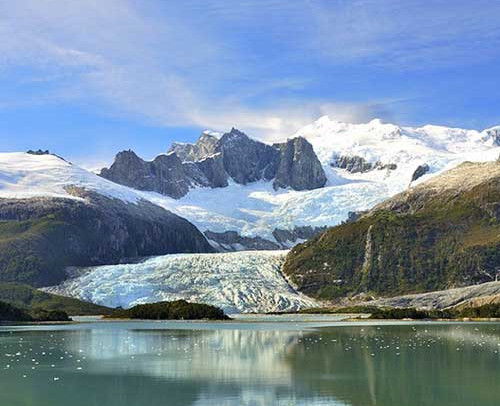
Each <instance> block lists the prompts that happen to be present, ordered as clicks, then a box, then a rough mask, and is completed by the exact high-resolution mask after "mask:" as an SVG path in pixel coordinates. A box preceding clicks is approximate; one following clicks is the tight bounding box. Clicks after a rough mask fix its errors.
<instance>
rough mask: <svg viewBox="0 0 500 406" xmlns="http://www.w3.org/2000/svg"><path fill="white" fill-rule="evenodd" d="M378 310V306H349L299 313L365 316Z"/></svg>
mask: <svg viewBox="0 0 500 406" xmlns="http://www.w3.org/2000/svg"><path fill="white" fill-rule="evenodd" d="M377 310H378V307H376V306H348V307H312V308H309V309H302V310H300V311H299V313H301V314H349V313H357V314H365V313H373V312H375V311H377Z"/></svg>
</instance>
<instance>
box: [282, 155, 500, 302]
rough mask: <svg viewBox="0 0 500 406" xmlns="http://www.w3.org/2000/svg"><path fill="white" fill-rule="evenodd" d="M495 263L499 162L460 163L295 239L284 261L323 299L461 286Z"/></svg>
mask: <svg viewBox="0 0 500 406" xmlns="http://www.w3.org/2000/svg"><path fill="white" fill-rule="evenodd" d="M499 270H500V164H499V163H488V164H472V163H465V164H462V165H460V166H459V167H458V168H456V169H454V170H452V171H449V172H447V173H445V174H443V175H440V176H438V177H436V178H434V179H433V180H431V181H428V182H426V183H423V184H421V185H420V186H418V187H416V188H414V189H411V190H410V191H408V192H405V193H403V194H401V195H398V196H396V197H395V198H393V199H390V200H389V201H387V202H385V203H384V204H382V205H380V206H378V207H376V208H375V209H374V210H372V211H371V212H370V213H368V214H367V215H365V216H363V217H361V218H360V219H359V220H357V221H355V222H351V223H346V224H342V225H340V226H337V227H334V228H331V229H329V230H328V231H326V232H325V233H323V234H321V235H320V236H318V237H316V238H315V239H313V240H310V241H307V242H306V243H304V244H301V245H298V246H297V247H295V248H294V249H293V250H292V251H291V252H290V254H289V255H288V257H287V260H286V263H285V266H284V272H285V273H286V274H287V275H288V276H289V277H290V278H291V279H292V280H293V282H294V283H296V284H297V286H298V289H299V290H300V291H302V292H304V293H306V294H308V295H311V296H314V297H318V298H322V299H336V298H339V297H345V296H351V295H355V294H358V293H368V294H374V295H379V296H380V295H381V296H384V295H385V296H390V295H397V294H404V293H416V292H425V291H431V290H437V289H445V288H449V287H456V286H464V285H470V284H474V283H479V282H488V281H491V280H494V279H495V277H496V275H497V273H498V272H499Z"/></svg>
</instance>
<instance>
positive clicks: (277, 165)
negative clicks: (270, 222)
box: [100, 128, 326, 199]
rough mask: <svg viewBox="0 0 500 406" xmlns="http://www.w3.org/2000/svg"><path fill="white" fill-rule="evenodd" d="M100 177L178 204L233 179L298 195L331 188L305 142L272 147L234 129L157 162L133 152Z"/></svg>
mask: <svg viewBox="0 0 500 406" xmlns="http://www.w3.org/2000/svg"><path fill="white" fill-rule="evenodd" d="M100 176H102V177H104V178H106V179H109V180H111V181H113V182H116V183H119V184H122V185H126V186H129V187H132V188H134V189H139V190H146V191H155V192H158V193H161V194H164V195H167V196H170V197H173V198H174V199H179V198H181V197H183V196H185V195H186V194H187V193H188V192H189V189H190V188H192V187H197V186H201V187H211V188H220V187H226V186H228V181H229V179H232V180H233V181H234V182H236V183H239V184H242V185H246V184H248V183H252V182H256V181H260V180H264V181H271V180H273V179H274V183H273V186H274V188H275V189H278V188H280V187H282V188H286V187H291V188H292V189H295V190H311V189H316V188H320V187H323V186H324V185H325V183H326V176H325V173H324V171H323V168H322V166H321V163H320V162H319V160H318V158H317V156H316V154H315V153H314V151H313V148H312V146H311V144H309V142H308V141H306V140H305V139H304V138H300V137H298V138H294V139H292V140H288V141H287V142H286V143H284V144H275V145H272V146H271V145H267V144H264V143H262V142H259V141H256V140H253V139H251V138H250V137H248V136H247V135H246V134H244V133H242V132H241V131H239V130H237V129H235V128H233V129H232V130H231V131H230V132H228V133H226V134H224V135H223V136H222V137H220V138H218V137H216V136H215V135H212V134H209V133H203V134H202V135H201V136H200V138H199V139H198V141H197V142H196V143H195V144H180V143H174V144H173V145H172V147H171V148H170V151H169V152H168V153H167V154H164V155H159V156H157V157H156V158H155V159H154V160H153V161H144V160H142V159H141V158H139V157H138V156H137V155H136V154H135V153H134V152H133V151H130V150H129V151H123V152H120V153H118V154H117V155H116V158H115V161H114V163H113V164H112V165H111V167H110V168H109V169H107V168H104V169H103V170H102V171H101V173H100Z"/></svg>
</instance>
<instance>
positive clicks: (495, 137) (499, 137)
mask: <svg viewBox="0 0 500 406" xmlns="http://www.w3.org/2000/svg"><path fill="white" fill-rule="evenodd" d="M486 134H487V135H488V136H489V137H490V138H491V139H492V143H493V145H496V146H499V145H500V126H498V127H493V128H490V129H488V130H486Z"/></svg>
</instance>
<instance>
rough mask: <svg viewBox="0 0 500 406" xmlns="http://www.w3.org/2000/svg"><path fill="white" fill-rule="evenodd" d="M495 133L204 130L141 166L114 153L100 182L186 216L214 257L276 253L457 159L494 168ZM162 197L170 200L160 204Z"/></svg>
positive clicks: (362, 128) (130, 156) (347, 127)
mask: <svg viewBox="0 0 500 406" xmlns="http://www.w3.org/2000/svg"><path fill="white" fill-rule="evenodd" d="M499 153H500V127H495V128H491V129H488V130H484V131H481V132H479V131H475V130H464V129H456V128H448V127H440V126H430V125H428V126H424V127H420V128H412V127H400V126H396V125H393V124H385V123H382V122H381V121H380V120H373V121H371V122H369V123H366V124H347V123H340V122H336V121H332V120H330V119H329V118H328V117H322V118H320V119H319V120H317V121H316V122H314V123H313V124H311V125H309V126H306V127H304V128H302V129H301V130H299V131H298V132H297V133H296V134H294V135H293V136H292V137H290V138H289V139H288V140H285V141H283V142H281V143H275V144H273V145H268V144H264V143H262V142H260V141H258V140H255V139H252V138H250V137H249V136H247V135H245V134H244V133H242V132H240V131H238V130H236V129H234V128H233V129H232V130H231V131H230V132H228V133H226V134H220V133H215V132H209V131H207V132H204V133H202V134H201V136H200V138H199V139H198V141H197V142H196V143H194V144H186V143H174V144H173V145H172V146H171V147H170V149H169V151H168V152H167V153H166V154H161V155H159V156H158V157H156V158H155V159H154V160H153V161H150V162H148V161H144V160H142V159H141V158H139V157H138V156H137V155H136V154H135V153H133V152H132V151H123V152H120V153H119V154H118V155H117V156H116V159H115V162H114V163H113V165H111V167H110V168H109V169H107V168H106V169H103V170H102V172H101V176H103V177H105V178H107V179H109V180H112V181H113V182H116V183H120V184H122V185H126V186H129V187H132V188H134V189H137V190H142V191H152V192H157V193H153V194H151V193H149V194H147V199H149V200H150V201H153V202H154V203H156V204H159V205H160V206H162V207H165V208H166V209H168V210H171V211H172V212H174V213H176V214H178V215H180V216H182V217H185V218H187V219H188V220H189V221H191V222H192V223H193V224H195V225H196V226H197V227H198V228H199V229H200V230H201V231H202V232H203V233H204V234H205V236H206V237H207V238H208V239H209V240H210V243H211V244H212V245H213V246H214V247H215V248H216V249H218V250H223V251H233V250H240V249H283V248H289V247H291V246H293V245H295V244H296V243H298V242H300V241H304V240H306V239H308V238H311V237H313V236H314V235H316V234H317V233H318V232H320V231H322V230H323V229H324V227H329V226H334V225H336V224H339V223H341V222H342V221H344V220H346V219H347V218H348V217H349V214H350V213H354V212H358V211H363V210H367V209H369V208H371V207H372V206H373V205H375V204H376V203H379V202H381V201H383V200H384V199H386V198H388V197H390V196H393V195H394V194H396V193H399V192H401V191H402V190H405V189H406V188H407V187H409V186H410V185H413V184H417V183H418V182H421V181H423V180H425V179H427V178H429V177H431V176H434V175H436V174H438V173H440V172H442V171H443V170H446V169H450V168H452V167H454V166H456V165H458V164H460V163H462V162H464V161H468V160H470V161H488V160H494V159H496V157H498V155H499ZM162 196H169V197H171V198H172V199H165V198H163V197H162Z"/></svg>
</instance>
